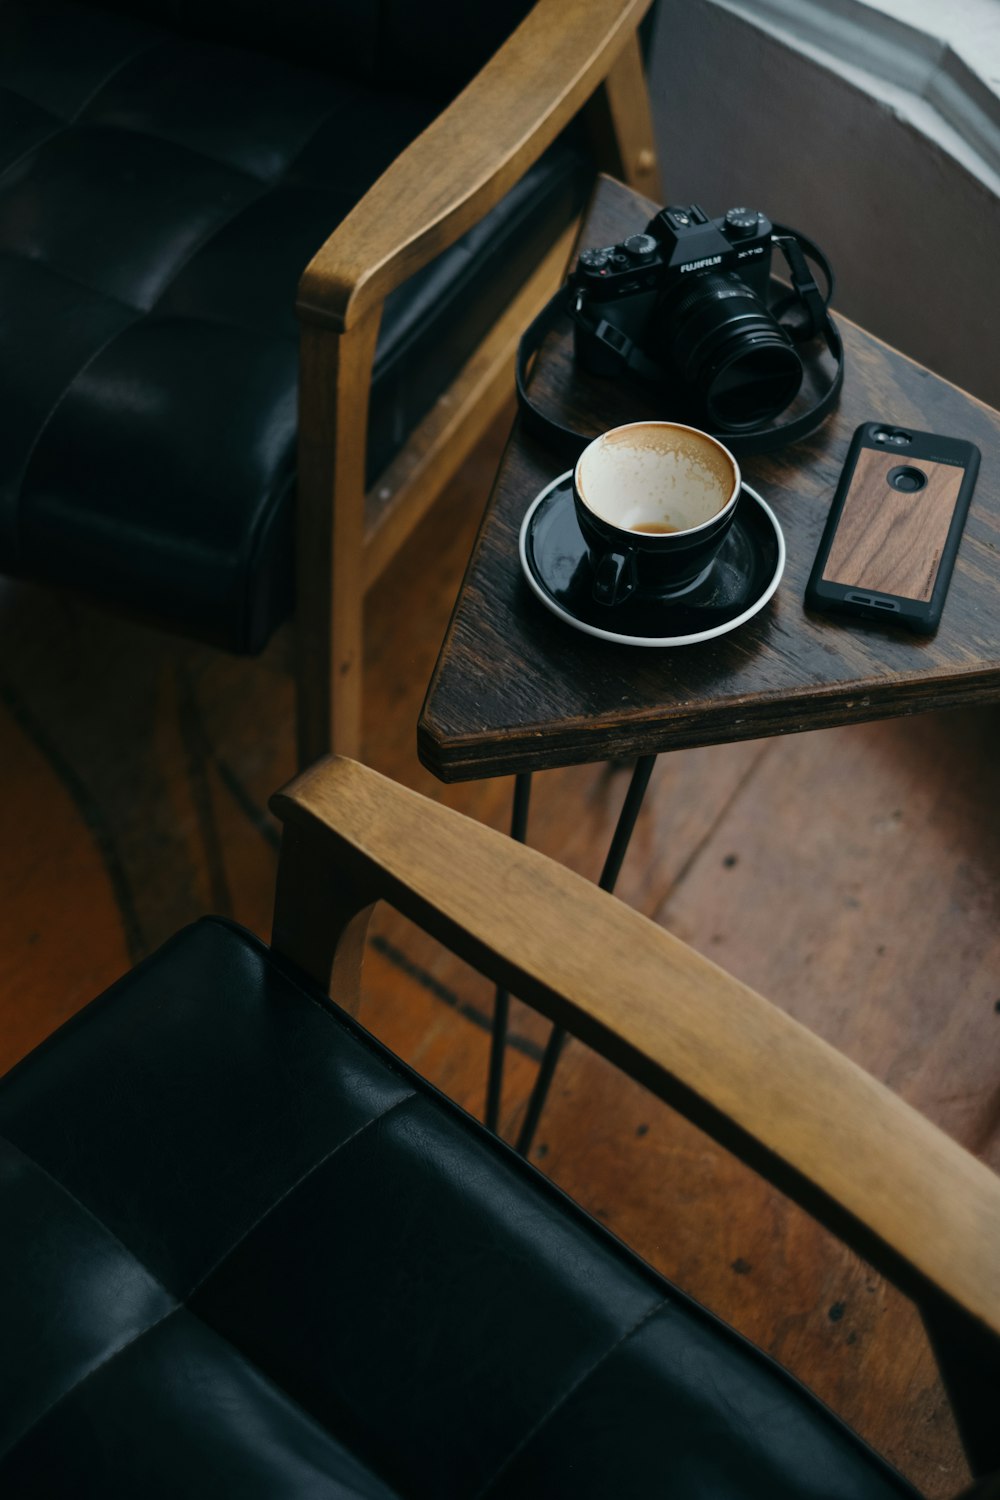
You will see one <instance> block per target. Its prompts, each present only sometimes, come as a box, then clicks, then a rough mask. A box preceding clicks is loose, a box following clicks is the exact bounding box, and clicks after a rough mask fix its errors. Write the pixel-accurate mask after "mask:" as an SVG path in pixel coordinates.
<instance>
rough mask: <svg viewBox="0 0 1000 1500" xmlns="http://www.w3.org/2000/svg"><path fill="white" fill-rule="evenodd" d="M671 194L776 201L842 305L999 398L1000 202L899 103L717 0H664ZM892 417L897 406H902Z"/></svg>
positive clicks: (661, 56)
mask: <svg viewBox="0 0 1000 1500" xmlns="http://www.w3.org/2000/svg"><path fill="white" fill-rule="evenodd" d="M650 87H651V92H652V96H653V109H654V115H655V119H656V128H657V138H658V143H659V150H660V162H661V166H662V171H663V181H664V188H665V191H666V194H667V197H668V199H669V201H672V202H682V203H685V202H690V201H694V202H698V203H700V204H701V206H702V207H703V208H704V209H705V211H706V212H707V213H709V214H710V215H713V216H714V215H715V214H718V213H721V212H723V211H724V209H725V208H727V207H728V206H730V205H731V204H734V203H747V204H749V205H750V206H752V207H757V208H762V209H763V210H764V211H765V212H766V213H767V214H768V216H769V217H771V218H773V219H778V220H779V221H781V222H783V223H786V224H791V225H793V226H795V227H797V228H799V229H801V230H802V231H803V232H804V233H805V234H808V235H809V236H810V237H811V238H813V239H815V240H816V241H817V242H818V243H819V244H820V245H821V246H822V248H823V249H824V250H825V251H826V253H827V255H828V256H829V258H830V261H831V264H832V265H833V268H834V271H835V272H836V275H837V296H836V301H835V304H834V305H835V307H836V308H837V309H838V310H839V311H841V312H843V313H844V314H846V315H847V316H848V317H850V318H853V319H854V320H855V321H857V322H859V323H861V324H863V325H864V327H866V328H867V329H869V330H870V331H871V332H872V333H875V334H877V335H878V336H879V337H880V338H882V339H885V340H886V342H887V343H890V344H894V345H895V346H896V347H897V348H899V349H902V350H903V351H904V352H905V353H907V354H909V355H911V356H912V357H913V358H914V359H917V360H920V361H921V362H922V363H923V364H926V365H928V366H930V368H931V369H933V370H935V371H936V372H937V373H938V374H940V375H944V376H945V377H946V378H947V379H949V380H951V381H953V382H954V383H955V384H956V385H960V386H962V387H963V388H964V389H966V390H968V391H971V392H972V393H973V394H974V395H977V396H979V397H980V398H981V399H982V400H984V401H987V402H989V404H990V405H991V406H998V407H1000V357H998V342H1000V200H998V199H997V198H996V197H995V196H994V195H993V194H992V193H991V192H990V191H989V189H988V188H987V187H985V186H984V185H983V184H982V183H981V182H980V181H979V180H978V179H977V178H976V177H974V176H973V175H971V174H970V173H969V172H968V171H967V170H966V169H964V168H963V167H961V166H960V165H959V164H958V163H957V162H955V161H954V160H953V159H952V158H951V157H950V156H949V155H948V154H947V153H946V152H945V151H943V150H942V149H941V148H940V147H938V146H937V145H935V144H934V143H933V142H931V141H928V139H927V138H926V137H925V136H924V135H923V134H922V133H921V132H919V131H917V130H916V129H914V128H913V127H912V126H911V125H910V124H908V123H907V122H906V121H904V120H901V119H899V118H898V117H897V116H896V115H895V114H894V113H893V112H892V111H891V110H890V109H889V108H888V107H887V106H886V105H885V104H883V103H882V102H880V101H879V100H878V99H876V98H873V97H872V96H871V95H869V94H868V93H867V92H865V91H864V90H862V89H860V88H857V87H855V86H854V85H853V84H852V83H849V82H847V81H846V80H845V79H844V78H842V77H840V76H838V75H837V74H836V73H833V72H831V71H828V70H827V69H826V68H824V67H822V66H821V65H820V64H818V63H816V62H813V61H811V60H810V59H809V58H807V57H804V56H802V55H801V54H799V53H798V52H795V51H793V50H791V49H789V48H787V47H785V46H784V45H782V44H781V43H780V42H779V41H778V40H776V39H775V38H774V37H772V36H770V35H768V34H767V33H765V32H763V31H760V30H758V29H757V28H756V27H754V26H752V25H751V24H749V23H747V22H745V21H743V20H741V19H740V18H738V17H736V16H734V15H732V14H731V13H729V12H727V11H724V10H721V9H719V8H718V7H716V6H713V5H711V4H709V3H707V0H660V14H659V15H658V18H657V28H656V34H655V37H654V42H653V51H652V55H651V58H650ZM889 415H891V414H889Z"/></svg>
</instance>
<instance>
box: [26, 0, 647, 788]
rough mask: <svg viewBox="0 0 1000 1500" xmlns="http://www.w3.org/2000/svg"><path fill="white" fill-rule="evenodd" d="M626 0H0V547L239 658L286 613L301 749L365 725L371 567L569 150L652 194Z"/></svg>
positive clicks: (405, 506)
mask: <svg viewBox="0 0 1000 1500" xmlns="http://www.w3.org/2000/svg"><path fill="white" fill-rule="evenodd" d="M648 4H649V0H610V3H609V0H538V3H536V4H535V5H534V6H532V5H531V4H530V0H497V3H495V4H493V5H490V6H488V7H480V6H471V5H467V4H464V3H461V0H440V3H435V4H434V5H432V6H429V7H425V6H416V5H412V4H400V5H389V4H379V3H377V0H362V3H354V0H329V3H325V4H322V5H316V4H315V3H312V0H283V3H281V4H274V3H256V4H253V5H247V4H245V3H242V0H200V3H198V4H195V3H193V0H105V3H103V4H100V5H96V4H91V3H89V0H80V3H77V0H4V4H3V5H2V6H0V341H2V346H0V347H2V359H0V372H2V373H0V382H2V384H0V413H2V419H0V571H3V572H6V573H9V574H15V575H21V576H26V577H30V578H34V579H38V580H40V581H42V582H46V583H50V584H55V585H59V586H62V587H65V588H70V589H73V590H75V591H77V592H79V593H80V594H82V595H84V596H86V597H88V598H92V599H95V600H98V601H100V602H102V603H104V604H106V605H109V606H111V607H113V608H115V609H118V610H121V611H124V612H126V613H129V614H133V615H137V616H139V617H141V618H143V619H145V620H149V621H152V622H155V623H157V624H160V625H163V626H166V627H167V628H169V629H172V630H176V631H180V632H182V633H184V634H187V635H192V636H195V637H197V638H199V639H202V640H204V641H208V642H211V643H214V644H218V645H221V646H224V647H227V648H229V649H231V650H235V651H240V652H255V651H257V650H259V649H260V648H261V646H262V645H263V644H264V642H265V641H266V640H267V638H268V637H269V635H270V634H271V632H272V631H273V630H274V628H275V627H276V625H277V624H279V623H280V622H281V621H282V620H283V619H285V618H286V617H287V616H288V614H289V612H290V611H292V610H293V609H294V613H295V620H296V626H297V639H298V668H297V679H298V688H299V721H300V734H299V740H300V753H301V756H302V758H303V760H304V761H308V760H311V759H313V758H315V756H316V755H318V754H319V753H321V752H322V751H324V750H326V749H328V748H330V747H331V745H333V744H334V741H336V745H337V747H339V748H341V749H344V750H348V751H357V749H358V746H359V742H360V715H361V708H360V705H361V666H362V654H363V642H362V606H363V599H364V594H365V591H366V589H367V588H368V587H369V586H370V585H371V583H372V582H373V581H374V579H375V578H376V577H377V576H378V574H379V572H380V571H381V569H382V568H383V567H384V566H385V563H386V562H387V561H388V560H389V558H391V557H392V556H393V555H394V553H395V552H396V551H397V550H398V548H399V547H400V546H401V545H402V544H403V542H404V541H405V539H406V537H407V536H408V535H409V533H410V531H411V530H412V527H413V526H414V525H415V524H416V521H417V520H418V519H419V518H420V516H421V515H422V514H423V513H424V512H425V511H426V510H427V508H428V506H429V505H430V503H431V501H432V500H433V498H434V496H435V495H436V493H437V492H438V491H439V490H440V488H441V486H442V485H443V484H444V482H445V481H446V480H447V478H448V477H449V476H450V475H451V474H452V473H453V472H454V470H455V468H456V467H457V466H458V464H459V463H460V462H461V461H462V459H463V457H464V456H465V455H466V453H467V452H468V451H469V449H470V447H471V446H472V444H473V443H474V442H475V441H476V439H477V438H478V436H479V435H480V434H481V433H482V432H483V431H484V429H485V427H486V426H487V425H488V423H489V422H490V421H491V420H492V418H493V416H494V415H495V413H496V412H497V411H498V410H499V407H500V405H501V404H502V402H503V401H504V400H505V399H506V398H507V397H508V395H509V391H510V388H511V380H510V376H511V361H512V354H513V348H514V343H515V340H516V335H517V332H518V331H519V329H520V328H521V327H523V326H524V324H525V323H526V322H527V321H528V319H529V317H530V316H531V315H532V313H533V311H534V310H535V309H536V308H537V306H538V305H539V304H540V302H541V301H542V300H543V299H544V296H545V295H547V294H548V293H549V291H550V290H551V289H552V288H553V287H554V286H555V284H556V283H557V282H558V279H559V276H560V274H561V271H562V267H563V264H564V261H565V257H566V254H567V250H568V244H569V239H570V237H571V234H572V225H573V223H574V219H575V217H576V215H577V212H578V210H579V208H580V205H581V203H582V200H583V197H584V195H585V193H586V190H587V184H588V182H589V180H590V178H591V176H592V173H593V170H594V163H595V160H599V161H600V162H601V163H602V164H603V165H606V166H609V167H610V168H612V169H615V170H618V171H619V172H620V173H622V174H624V175H625V176H627V177H628V178H629V179H630V180H633V181H635V182H636V183H637V185H645V186H646V188H647V189H649V188H650V187H651V186H652V187H654V188H655V165H654V162H653V157H652V152H651V147H650V144H649V120H648V105H647V101H646V97H645V92H644V87H645V86H644V82H643V78H642V69H641V63H640V61H639V54H638V50H637V45H636V28H637V26H638V24H639V22H640V20H641V19H642V16H643V14H644V12H645V11H646V9H647V8H648ZM524 18H526V19H524ZM522 20H523V24H521V25H518V23H519V22H522ZM470 79H472V80H473V81H472V82H471V84H470V82H469V80H470ZM585 106H586V107H587V111H588V114H587V122H588V124H589V127H590V128H589V129H586V130H585V129H584V128H583V126H582V125H580V124H578V125H577V127H576V130H575V132H570V134H569V136H567V135H566V134H565V130H564V127H566V126H567V125H568V124H569V122H570V121H571V119H572V118H573V117H574V116H576V115H577V114H579V113H580V111H581V110H583V109H584V107H585ZM557 137H559V139H557ZM595 143H596V144H595ZM307 267H308V269H306V268H307ZM304 271H305V275H304V276H303V272H304ZM300 278H301V287H300V288H299V293H298V314H299V322H300V324H301V330H302V337H301V380H300V378H299V365H300V347H299V345H300V340H299V336H298V330H297V327H296V316H295V314H296V288H297V285H298V283H299V281H300ZM297 386H298V395H297Z"/></svg>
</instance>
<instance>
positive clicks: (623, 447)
mask: <svg viewBox="0 0 1000 1500" xmlns="http://www.w3.org/2000/svg"><path fill="white" fill-rule="evenodd" d="M576 477H577V487H578V489H579V491H580V495H581V498H582V499H583V502H584V504H585V505H586V506H587V508H588V510H591V511H593V513H594V514H595V515H596V516H599V517H600V518H601V519H602V520H604V521H607V522H609V524H610V525H612V526H618V527H620V528H622V529H623V530H626V531H641V530H642V529H643V523H645V525H647V526H651V527H655V528H657V529H660V528H662V527H663V526H664V525H669V526H672V527H676V528H677V529H678V530H682V531H687V530H691V529H692V528H693V527H696V526H702V525H704V523H705V522H706V521H710V520H711V519H712V517H713V516H715V515H717V514H718V513H719V511H720V510H722V509H723V508H724V507H725V505H726V503H727V502H728V500H729V499H730V496H731V495H732V490H733V480H734V477H735V475H734V471H733V464H732V462H731V460H730V459H729V458H728V457H727V455H726V454H725V453H724V452H722V450H721V449H720V448H718V447H717V446H716V444H715V443H713V442H712V441H711V439H710V438H708V437H706V436H704V435H703V434H701V433H696V432H690V431H685V430H684V429H683V428H681V429H678V428H676V427H669V428H668V427H660V426H656V425H650V426H649V427H641V426H634V427H622V428H616V429H613V430H612V431H611V432H608V433H605V434H604V436H603V437H602V438H600V439H599V440H598V441H597V442H595V443H593V444H592V445H591V447H589V448H588V449H587V451H586V453H585V455H584V457H583V459H582V460H581V462H580V464H579V466H578V468H577V476H576Z"/></svg>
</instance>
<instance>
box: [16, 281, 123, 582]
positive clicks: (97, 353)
mask: <svg viewBox="0 0 1000 1500" xmlns="http://www.w3.org/2000/svg"><path fill="white" fill-rule="evenodd" d="M123 305H124V306H128V304H127V303H125V304H123ZM142 316H143V315H142V313H141V312H140V313H136V316H135V317H134V318H133V319H132V320H131V322H129V323H127V324H126V325H125V327H124V328H116V329H115V331H114V333H112V334H111V335H110V336H109V337H108V338H106V339H105V340H104V342H103V343H102V344H101V345H100V346H99V347H98V348H97V349H94V350H93V351H92V352H91V353H90V354H88V355H87V358H86V359H85V360H84V361H83V363H82V364H81V365H80V366H79V367H78V369H76V370H74V371H73V374H72V375H71V376H70V378H69V380H67V382H66V384H65V385H64V386H63V388H62V390H61V391H60V393H59V395H58V397H57V398H56V400H55V401H53V403H52V405H51V407H50V408H49V410H48V411H47V412H46V414H45V418H44V420H43V422H42V425H41V426H40V427H39V429H38V431H37V432H36V433H35V436H34V438H33V439H32V443H31V447H30V448H29V449H28V451H27V453H26V454H25V456H24V463H23V464H22V465H21V472H20V474H19V475H18V476H17V479H16V480H15V483H16V486H17V491H16V493H17V499H16V502H15V514H14V521H13V526H12V528H11V529H12V531H13V533H14V552H15V555H16V557H17V559H18V565H20V558H21V546H20V529H21V502H22V499H23V496H24V481H25V478H26V477H27V473H28V470H29V468H30V467H31V461H32V459H33V458H34V456H35V454H36V453H37V452H38V446H39V444H40V443H41V441H42V438H43V437H44V436H45V434H46V432H47V431H48V428H49V426H50V424H51V422H52V419H53V418H54V417H55V415H56V412H57V411H58V410H59V408H60V407H61V406H62V404H63V402H64V401H65V400H66V397H67V396H68V395H69V393H70V391H71V390H72V389H73V386H74V385H75V384H76V382H77V381H78V380H79V378H80V376H81V375H82V374H84V372H85V371H86V370H89V368H90V366H91V365H92V364H93V363H94V361H95V360H97V359H100V357H101V355H102V354H103V353H104V351H105V349H110V348H111V345H112V344H113V343H114V342H115V339H117V338H118V337H119V336H120V335H121V334H123V333H126V332H127V331H128V329H130V328H134V327H135V325H136V323H138V322H139V321H140V319H141V318H142Z"/></svg>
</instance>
